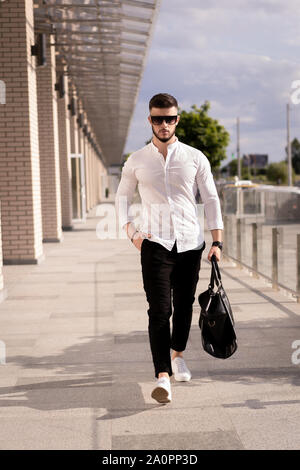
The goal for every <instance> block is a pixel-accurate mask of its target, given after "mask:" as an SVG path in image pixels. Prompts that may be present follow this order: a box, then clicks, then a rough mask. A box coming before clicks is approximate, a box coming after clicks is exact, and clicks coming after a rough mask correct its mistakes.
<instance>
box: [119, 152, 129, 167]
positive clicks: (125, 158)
mask: <svg viewBox="0 0 300 470" xmlns="http://www.w3.org/2000/svg"><path fill="white" fill-rule="evenodd" d="M130 155H131V153H130V152H129V153H125V155H123V162H122V165H121V168H123V166H124V165H125V162H126V160H127V159H128V157H130Z"/></svg>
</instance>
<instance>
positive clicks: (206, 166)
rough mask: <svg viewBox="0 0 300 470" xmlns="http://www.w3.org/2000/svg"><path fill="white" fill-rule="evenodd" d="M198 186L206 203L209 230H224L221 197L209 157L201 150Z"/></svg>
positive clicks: (205, 209)
mask: <svg viewBox="0 0 300 470" xmlns="http://www.w3.org/2000/svg"><path fill="white" fill-rule="evenodd" d="M196 181H197V186H198V188H199V192H200V196H201V199H202V202H203V204H204V212H205V217H206V221H207V228H208V230H216V229H218V230H223V229H224V225H223V219H222V213H221V205H220V199H219V195H218V192H217V188H216V185H215V182H214V178H213V175H212V172H211V166H210V163H209V160H208V158H207V157H206V156H205V155H204V154H203V153H202V152H199V166H198V170H197V174H196Z"/></svg>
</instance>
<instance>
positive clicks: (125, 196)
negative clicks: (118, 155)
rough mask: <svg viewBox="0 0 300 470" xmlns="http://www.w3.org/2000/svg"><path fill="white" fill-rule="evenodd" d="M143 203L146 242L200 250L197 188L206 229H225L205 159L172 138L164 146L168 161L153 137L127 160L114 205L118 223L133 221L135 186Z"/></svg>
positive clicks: (183, 249)
mask: <svg viewBox="0 0 300 470" xmlns="http://www.w3.org/2000/svg"><path fill="white" fill-rule="evenodd" d="M137 185H138V190H139V193H140V197H141V202H142V224H141V227H140V230H141V231H142V232H145V233H150V234H151V238H149V240H150V241H155V242H157V243H160V244H161V245H163V246H164V247H165V248H167V249H168V250H171V249H172V247H173V245H174V243H175V240H176V241H177V251H178V252H183V251H187V250H194V249H199V248H201V246H203V243H204V227H202V226H201V224H200V220H199V217H198V211H197V202H196V195H197V189H199V192H200V196H201V199H202V202H203V204H204V212H205V217H206V222H207V228H208V230H214V229H221V230H223V221H222V214H221V208H220V201H219V197H218V193H217V190H216V186H215V183H214V179H213V175H212V173H211V167H210V163H209V160H208V159H207V157H206V156H205V155H204V154H203V153H202V152H200V151H199V150H197V149H195V148H193V147H190V146H189V145H186V144H183V143H182V142H179V140H178V139H177V138H176V141H175V142H174V143H172V144H170V145H168V153H167V157H166V159H165V158H164V156H163V155H162V154H161V153H160V152H159V150H158V148H157V147H156V146H155V145H154V144H153V142H152V141H151V142H150V143H149V144H148V145H146V146H145V147H143V148H142V149H140V150H137V151H136V152H134V153H132V154H131V155H130V156H129V157H128V159H127V161H126V162H125V164H124V166H123V170H122V175H121V181H120V184H119V186H118V190H117V194H116V199H115V207H116V213H117V216H118V218H119V226H120V227H124V225H125V224H126V223H128V222H132V221H133V220H134V216H133V215H131V214H130V205H131V203H132V199H133V196H134V193H135V189H136V186H137Z"/></svg>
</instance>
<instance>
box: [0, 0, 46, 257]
mask: <svg viewBox="0 0 300 470" xmlns="http://www.w3.org/2000/svg"><path fill="white" fill-rule="evenodd" d="M34 42H35V38H34V23H33V2H32V0H10V1H9V2H4V3H3V4H2V5H1V16H0V79H1V80H3V81H4V82H5V84H6V104H5V105H0V111H1V112H0V149H1V150H0V152H1V155H0V156H1V158H0V200H1V207H2V248H3V260H4V263H12V264H13V263H27V262H28V263H36V262H38V261H39V260H40V259H42V257H43V256H42V253H43V246H42V217H41V194H40V166H39V142H38V116H37V99H36V65H35V57H34V56H31V46H32V45H33V44H34Z"/></svg>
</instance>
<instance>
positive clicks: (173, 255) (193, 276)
mask: <svg viewBox="0 0 300 470" xmlns="http://www.w3.org/2000/svg"><path fill="white" fill-rule="evenodd" d="M204 249H205V243H204V246H203V248H201V249H200V250H188V251H184V252H182V253H177V246H176V241H175V244H174V246H173V248H172V250H171V251H169V250H167V249H166V248H165V247H163V246H162V245H161V244H160V243H156V242H153V241H150V240H148V239H147V238H145V239H144V240H143V243H142V246H141V265H142V275H143V285H144V290H145V292H146V297H147V301H148V304H149V309H148V317H149V323H148V333H149V340H150V347H151V353H152V358H153V364H154V370H155V377H158V374H159V372H168V374H169V375H170V376H171V375H172V369H171V354H170V349H171V348H172V349H173V350H175V351H184V350H185V348H186V344H187V341H188V337H189V332H190V328H191V322H192V314H193V302H194V300H195V291H196V287H197V282H198V279H199V270H200V265H201V256H202V253H203V250H204ZM172 293H173V299H172V298H171V297H172ZM172 300H173V317H172V335H171V332H170V317H171V316H172Z"/></svg>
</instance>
